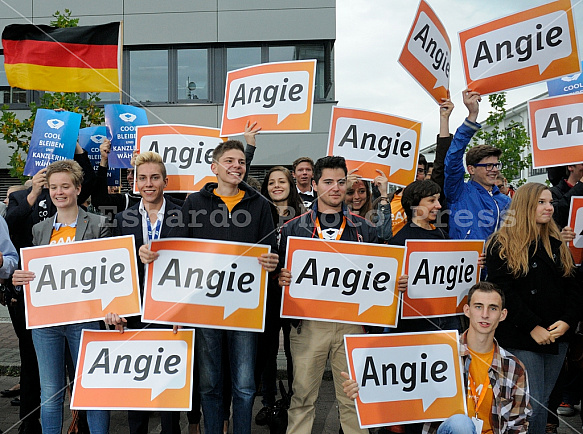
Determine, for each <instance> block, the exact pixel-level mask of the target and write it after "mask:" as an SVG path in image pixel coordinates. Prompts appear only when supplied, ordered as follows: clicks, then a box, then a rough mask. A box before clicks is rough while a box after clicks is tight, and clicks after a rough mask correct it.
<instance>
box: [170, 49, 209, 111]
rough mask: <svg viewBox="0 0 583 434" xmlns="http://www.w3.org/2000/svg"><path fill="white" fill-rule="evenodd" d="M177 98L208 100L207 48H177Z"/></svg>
mask: <svg viewBox="0 0 583 434" xmlns="http://www.w3.org/2000/svg"><path fill="white" fill-rule="evenodd" d="M177 52H178V54H177V58H178V99H179V100H184V99H189V100H197V99H198V100H208V99H209V93H208V50H206V49H192V50H177Z"/></svg>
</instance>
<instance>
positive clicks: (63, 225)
mask: <svg viewBox="0 0 583 434" xmlns="http://www.w3.org/2000/svg"><path fill="white" fill-rule="evenodd" d="M58 215H59V214H58V213H57V214H55V220H54V221H53V229H54V230H56V231H58V230H59V229H61V228H64V227H67V226H69V227H71V228H76V227H77V219H78V218H79V213H77V218H76V219H75V221H74V222H73V223H71V224H66V223H57V217H58Z"/></svg>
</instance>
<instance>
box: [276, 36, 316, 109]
mask: <svg viewBox="0 0 583 434" xmlns="http://www.w3.org/2000/svg"><path fill="white" fill-rule="evenodd" d="M306 59H316V60H317V64H316V89H315V95H314V96H315V99H324V98H326V93H327V92H326V84H325V75H326V74H325V71H324V65H325V49H324V44H302V45H287V46H279V47H269V61H270V62H287V61H290V60H306Z"/></svg>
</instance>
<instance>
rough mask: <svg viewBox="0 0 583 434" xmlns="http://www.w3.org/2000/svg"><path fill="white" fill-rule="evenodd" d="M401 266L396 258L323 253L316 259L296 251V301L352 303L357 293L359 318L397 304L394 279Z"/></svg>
mask: <svg viewBox="0 0 583 434" xmlns="http://www.w3.org/2000/svg"><path fill="white" fill-rule="evenodd" d="M398 266H399V262H398V261H397V260H396V259H395V258H379V257H376V258H369V257H366V256H361V255H338V254H337V253H327V252H322V253H319V254H318V255H317V257H316V255H314V254H313V252H310V251H307V250H296V251H294V252H293V256H292V269H291V270H290V271H291V273H292V276H294V278H293V280H292V284H291V285H290V288H289V294H290V296H291V297H293V298H303V299H308V300H327V301H333V302H339V303H353V302H354V301H353V300H352V299H351V297H352V296H353V295H355V294H356V293H357V292H358V293H359V296H358V314H359V315H360V314H362V313H363V312H365V311H367V310H368V309H370V308H371V307H373V306H391V305H392V304H393V303H396V300H395V297H394V292H395V275H396V274H397V270H398Z"/></svg>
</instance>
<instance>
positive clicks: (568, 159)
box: [528, 93, 583, 168]
mask: <svg viewBox="0 0 583 434" xmlns="http://www.w3.org/2000/svg"><path fill="white" fill-rule="evenodd" d="M528 112H529V121H530V128H531V131H532V133H531V137H532V140H531V149H532V165H533V167H536V168H543V167H551V166H562V165H569V164H578V163H581V162H583V149H582V148H583V147H582V146H580V145H583V118H582V117H581V113H583V94H582V93H575V94H569V95H562V96H556V97H552V98H545V99H540V100H533V101H529V102H528Z"/></svg>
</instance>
